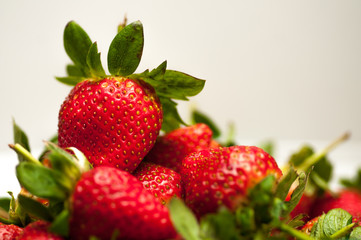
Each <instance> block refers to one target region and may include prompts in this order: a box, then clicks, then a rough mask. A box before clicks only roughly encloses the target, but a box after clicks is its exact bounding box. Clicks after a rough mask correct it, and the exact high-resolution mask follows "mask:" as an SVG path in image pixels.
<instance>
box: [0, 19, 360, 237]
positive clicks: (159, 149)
mask: <svg viewBox="0 0 361 240" xmlns="http://www.w3.org/2000/svg"><path fill="white" fill-rule="evenodd" d="M118 30H119V31H118V34H117V35H116V36H115V38H114V39H113V41H112V43H111V44H110V48H109V51H108V55H107V60H108V70H109V73H110V74H106V73H105V70H104V69H103V66H102V64H101V60H100V53H99V52H98V49H97V43H96V42H92V41H91V40H90V37H89V36H88V35H87V33H86V32H85V31H84V30H83V29H82V28H81V27H80V26H79V25H78V24H76V23H75V22H69V23H68V24H67V26H66V28H65V30H64V47H65V50H66V52H67V54H68V55H69V57H70V59H71V60H72V62H73V63H72V64H70V65H68V66H67V73H68V76H66V77H58V78H57V79H58V80H59V81H61V82H63V83H65V84H69V85H73V86H74V87H73V88H72V90H71V92H70V93H69V95H68V96H67V97H66V98H65V101H64V102H63V104H62V105H61V107H60V111H59V123H58V134H57V136H56V137H54V138H53V139H52V140H49V141H45V149H44V152H43V153H42V154H41V156H39V157H34V156H33V155H32V154H31V151H30V146H29V143H28V137H27V136H26V134H25V132H24V131H23V130H22V129H21V128H20V127H19V126H18V125H17V124H16V123H15V122H14V144H10V145H9V146H10V147H11V148H12V149H13V150H14V151H15V152H16V153H17V154H18V158H19V164H18V165H17V167H16V176H17V179H18V180H19V183H20V185H21V187H22V188H21V192H20V193H19V194H18V195H17V196H14V195H13V194H12V193H10V192H9V194H10V196H11V198H9V199H8V198H3V199H0V222H1V223H0V239H5V240H7V239H17V240H19V239H57V240H60V239H86V240H88V239H93V240H95V239H148V240H151V239H155V240H157V239H159V240H160V239H187V240H188V239H189V240H197V239H361V227H360V226H359V225H360V223H359V222H360V220H361V194H360V191H361V190H360V186H361V173H360V174H359V176H358V178H357V179H354V180H344V181H343V183H344V184H345V186H346V187H345V189H344V190H342V191H341V192H337V193H335V192H332V191H331V190H330V189H329V188H328V182H329V181H330V179H331V173H332V166H331V164H330V163H329V161H328V160H327V156H326V155H327V153H328V152H329V151H330V150H331V149H332V148H333V147H334V146H335V145H337V144H338V143H339V142H342V141H343V140H344V139H346V138H347V135H345V136H343V137H342V138H341V139H338V140H337V141H336V142H335V143H333V144H331V145H330V146H329V147H327V148H325V149H324V150H323V151H321V152H317V153H314V152H313V149H312V148H311V147H309V146H305V147H304V148H302V149H301V150H300V151H299V152H298V153H295V154H294V155H292V156H291V158H290V160H289V163H288V164H287V166H285V168H284V169H283V170H281V169H280V168H279V167H278V165H277V163H276V161H275V159H274V158H273V157H272V156H271V154H272V153H271V152H270V150H267V151H266V148H262V147H257V146H243V145H236V144H235V143H234V141H232V140H229V141H227V142H226V143H221V141H219V138H218V137H219V135H220V133H219V131H218V129H217V128H216V126H215V125H214V123H213V122H212V121H210V120H209V119H208V118H207V117H206V116H205V115H202V114H201V113H199V112H197V111H196V112H194V113H193V114H192V117H193V118H192V119H193V121H192V123H191V124H186V123H185V122H184V121H183V120H182V119H181V117H180V115H179V114H178V112H177V109H176V105H177V103H176V101H178V100H188V98H189V97H192V96H195V95H197V94H198V93H199V92H200V91H201V90H202V89H203V87H204V84H205V81H204V80H201V79H197V78H195V77H193V76H190V75H187V74H185V73H182V72H179V71H175V70H169V69H167V63H166V62H163V63H162V64H160V65H159V66H158V67H156V68H155V69H153V70H151V71H149V70H146V71H144V72H142V73H134V72H135V70H136V69H137V67H138V65H139V62H140V59H141V56H142V51H143V45H144V38H143V26H142V24H141V23H140V22H139V21H137V22H133V23H131V24H128V25H127V24H125V23H124V24H122V25H120V26H119V29H118Z"/></svg>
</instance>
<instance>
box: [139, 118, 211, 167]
mask: <svg viewBox="0 0 361 240" xmlns="http://www.w3.org/2000/svg"><path fill="white" fill-rule="evenodd" d="M212 142H213V141H212V130H211V129H210V128H209V127H208V126H207V125H205V124H204V123H198V124H195V125H192V126H189V127H183V128H179V129H176V130H174V131H172V132H169V133H167V134H166V135H164V136H160V137H158V139H157V141H156V143H155V145H154V147H153V148H152V150H151V151H150V152H149V154H148V155H147V156H146V161H150V162H154V163H156V164H159V165H162V166H165V167H167V168H170V169H173V170H174V171H176V172H179V171H180V168H181V165H182V160H183V159H184V158H185V157H186V156H187V155H188V154H190V153H192V152H196V151H199V150H203V149H208V148H209V147H210V146H211V143H212Z"/></svg>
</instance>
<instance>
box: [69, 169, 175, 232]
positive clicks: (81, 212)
mask: <svg viewBox="0 0 361 240" xmlns="http://www.w3.org/2000/svg"><path fill="white" fill-rule="evenodd" d="M72 202H73V206H72V209H73V212H72V217H71V221H70V237H71V239H89V237H90V236H96V237H98V238H100V239H110V238H111V236H112V234H113V233H114V232H115V231H118V234H119V235H118V238H117V239H169V238H172V237H174V236H175V235H176V233H175V230H174V228H173V226H172V224H171V222H170V218H169V213H168V210H167V208H165V207H164V206H163V205H162V204H161V203H160V202H159V201H157V200H156V199H155V198H154V197H153V195H152V194H151V193H150V192H148V191H147V190H145V189H144V188H143V185H142V184H141V183H140V182H139V181H138V180H137V179H136V178H135V177H134V176H132V175H130V174H129V173H127V172H125V171H122V170H118V169H115V168H110V167H98V168H94V169H93V170H90V171H88V172H85V173H84V174H83V175H82V177H81V179H80V180H79V181H78V183H77V184H76V187H75V190H74V194H73V196H72Z"/></svg>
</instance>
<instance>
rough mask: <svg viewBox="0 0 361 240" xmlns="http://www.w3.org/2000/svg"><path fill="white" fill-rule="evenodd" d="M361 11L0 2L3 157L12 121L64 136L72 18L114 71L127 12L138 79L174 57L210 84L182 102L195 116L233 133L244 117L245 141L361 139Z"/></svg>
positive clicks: (329, 6) (31, 130)
mask: <svg viewBox="0 0 361 240" xmlns="http://www.w3.org/2000/svg"><path fill="white" fill-rule="evenodd" d="M360 13H361V1H358V0H354V1H352V0H343V1H339V0H316V1H315V0H303V1H293V0H275V1H263V0H260V1H240V0H228V1H206V0H197V1H194V0H193V1H191V0H182V1H171V0H152V1H149V0H144V1H134V0H129V1H125V0H102V1H85V0H76V1H73V0H72V1H70V0H63V1H47V0H33V1H26V0H22V1H20V0H13V1H0V73H1V80H0V81H1V86H2V88H1V94H0V104H1V105H0V114H1V118H0V136H1V137H0V151H2V152H3V153H6V156H8V155H11V156H13V155H14V153H12V152H11V150H9V149H8V146H7V145H8V144H9V143H12V141H13V137H12V119H13V118H14V119H15V120H16V122H17V123H18V125H20V126H21V127H22V128H23V129H24V130H25V131H26V132H27V134H28V136H29V140H30V145H31V147H32V148H33V149H37V148H41V147H42V140H44V139H48V138H50V137H51V136H53V135H54V134H55V133H56V131H57V117H58V111H59V108H60V105H61V103H62V102H63V100H64V98H65V97H66V95H67V94H68V92H69V91H70V87H68V86H64V85H63V84H61V83H59V82H57V81H56V80H55V78H54V77H55V76H64V75H65V65H66V64H67V63H70V60H69V58H68V57H67V55H66V53H65V51H64V48H63V30H64V27H65V25H66V24H67V22H68V21H70V20H75V21H76V22H77V23H78V24H79V25H81V26H82V27H83V28H84V29H85V30H86V31H87V32H88V34H89V36H90V37H91V39H92V41H97V42H98V48H99V51H100V52H102V61H103V65H104V66H105V68H106V57H107V51H108V48H109V44H110V42H111V40H112V39H113V37H114V36H115V34H116V31H117V25H118V24H119V23H121V22H122V21H123V18H124V16H125V15H126V16H127V17H128V22H133V21H136V20H141V21H142V23H143V25H144V31H145V32H144V35H145V45H144V52H143V57H142V61H141V64H140V65H139V67H138V69H137V71H136V72H142V71H144V70H145V69H148V68H150V69H152V68H154V67H156V66H158V65H159V64H160V63H161V62H162V61H164V60H167V61H168V68H169V69H175V70H180V71H184V72H186V73H188V74H191V75H193V76H196V77H198V78H201V79H205V80H206V85H205V88H204V90H203V91H202V92H201V93H200V94H199V95H198V96H196V97H193V98H191V99H190V101H189V102H179V110H180V114H181V116H182V117H183V118H184V119H185V120H186V121H188V118H189V111H190V107H191V106H193V105H194V106H196V107H197V108H198V109H199V110H200V111H202V112H204V113H206V114H207V115H209V116H210V117H211V118H212V119H213V120H214V121H215V122H216V123H217V124H218V125H219V127H220V128H221V129H222V130H224V131H226V129H227V126H228V124H229V123H230V122H234V124H235V126H236V133H237V139H240V140H241V141H242V140H255V141H263V140H265V139H276V140H287V141H299V140H306V139H307V140H317V141H329V140H332V139H334V138H335V137H337V136H339V135H340V134H342V133H343V132H345V131H349V132H350V133H351V140H352V141H353V142H356V143H361V126H360V123H361V108H360V103H361V14H360ZM357 146H360V145H357ZM360 151H361V149H360ZM3 156H4V155H3ZM0 161H3V159H0ZM360 161H361V159H360ZM3 171H4V172H5V170H4V169H3ZM0 175H1V174H0Z"/></svg>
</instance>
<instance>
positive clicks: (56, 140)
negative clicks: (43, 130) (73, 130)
mask: <svg viewBox="0 0 361 240" xmlns="http://www.w3.org/2000/svg"><path fill="white" fill-rule="evenodd" d="M47 142H51V143H54V144H58V134H54V135H53V136H52V137H51V138H50V139H49V140H48V141H47ZM48 152H49V150H48V149H47V148H46V146H45V148H44V150H43V151H42V152H41V153H40V156H39V160H40V161H41V162H42V161H43V160H44V158H45V157H46V154H47V153H48Z"/></svg>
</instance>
